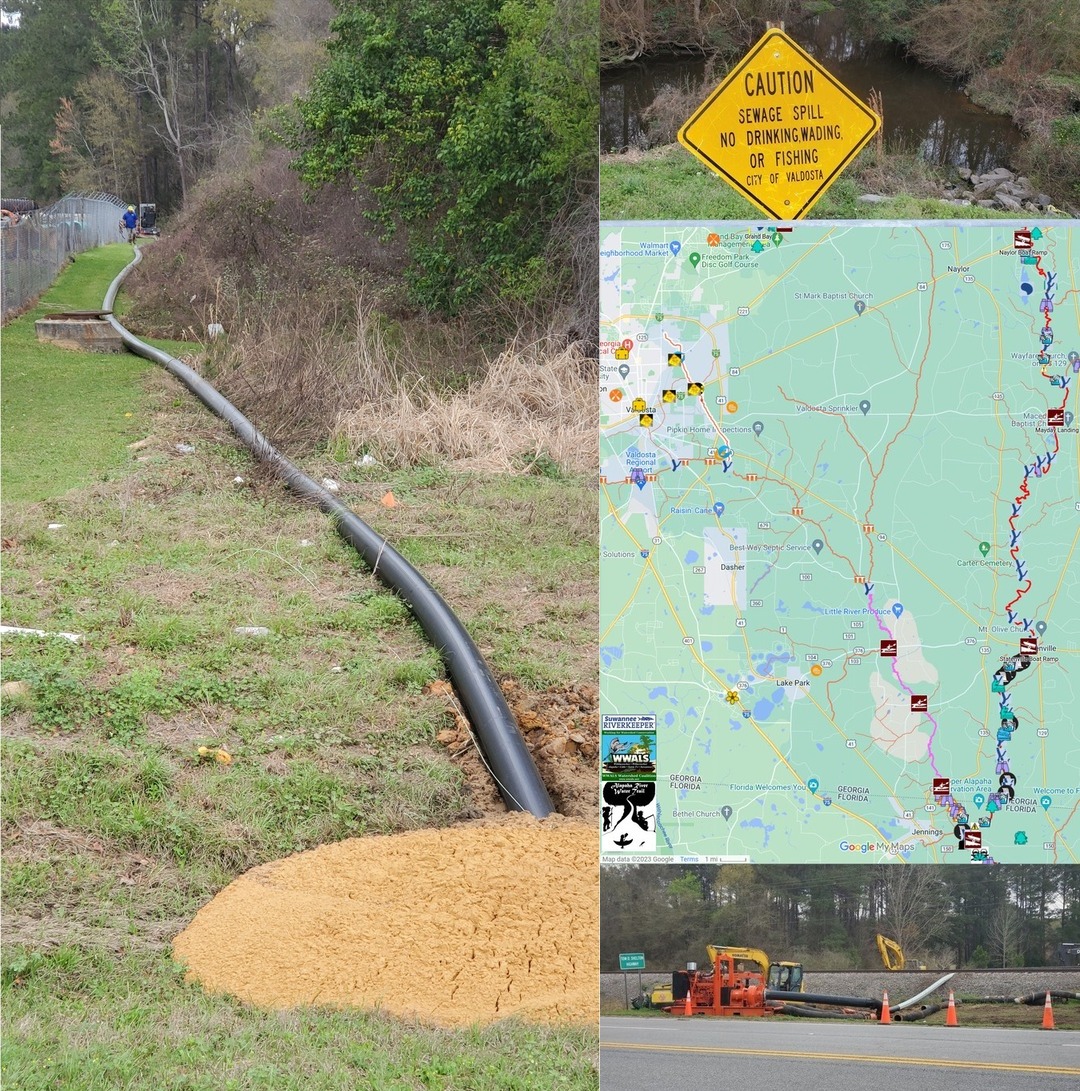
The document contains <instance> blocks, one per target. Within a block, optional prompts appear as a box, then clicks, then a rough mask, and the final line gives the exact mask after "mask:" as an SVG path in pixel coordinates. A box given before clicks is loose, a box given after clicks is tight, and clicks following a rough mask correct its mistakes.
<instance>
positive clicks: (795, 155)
mask: <svg viewBox="0 0 1080 1091" xmlns="http://www.w3.org/2000/svg"><path fill="white" fill-rule="evenodd" d="M880 127H881V118H879V117H878V116H877V114H875V113H874V112H873V110H871V109H870V108H869V107H868V106H866V105H864V104H863V103H862V102H860V101H859V99H858V98H856V97H855V95H854V94H853V93H852V92H851V91H849V90H848V89H847V88H846V87H845V86H844V85H843V84H842V83H840V81H839V80H837V79H836V77H835V76H833V75H831V74H830V73H829V72H827V71H826V70H825V69H824V68H822V67H821V65H820V64H818V62H817V61H816V60H814V58H813V57H811V56H810V54H809V53H807V52H806V51H805V50H803V49H801V48H800V47H799V46H798V45H797V44H796V43H795V42H793V41H792V40H791V39H790V38H789V37H788V36H787V35H786V34H785V33H784V32H783V31H782V30H768V31H766V32H765V35H764V37H763V38H761V40H760V41H759V42H758V43H757V44H756V45H755V46H754V47H753V48H752V49H751V50H750V52H749V53H747V55H746V56H745V57H744V58H743V59H742V60H741V61H740V62H739V64H738V65H736V66H735V68H734V69H733V70H732V71H731V72H730V73H729V74H728V76H727V77H726V78H725V79H724V81H723V82H722V83H721V84H720V85H719V86H718V87H717V88H716V90H715V91H713V93H712V94H711V95H710V96H709V97H708V98H707V99H706V100H705V101H704V102H703V103H702V104H701V106H699V107H698V109H697V111H696V112H695V113H694V115H693V117H691V118H690V120H689V121H688V122H687V123H686V124H685V125H684V126H683V127H682V128H681V129H680V130H679V143H680V144H682V146H683V147H684V148H686V149H687V151H689V152H691V153H693V154H694V155H695V156H697V158H698V159H700V160H701V161H702V162H703V163H704V164H705V165H706V166H708V167H710V168H711V169H712V170H714V171H716V173H717V174H719V175H720V176H721V177H722V178H723V179H724V180H725V181H726V182H728V183H729V184H730V185H732V186H734V187H735V189H737V190H738V191H739V192H740V193H741V194H742V195H743V196H744V197H746V198H748V199H749V200H751V201H753V203H754V204H755V205H757V207H758V208H760V209H761V210H762V212H765V213H766V214H768V215H769V216H771V217H772V218H773V219H776V220H797V219H800V218H801V217H803V216H805V215H806V213H807V212H808V211H809V209H810V208H811V207H812V206H813V204H814V202H815V201H816V200H817V199H818V198H819V197H820V196H821V195H822V194H823V193H824V192H825V191H826V190H827V189H828V188H829V186H831V185H832V183H833V182H834V181H835V180H836V179H837V178H838V177H839V175H840V173H841V172H842V171H843V169H844V168H845V167H846V166H847V165H848V164H849V163H850V162H851V161H852V159H854V158H855V156H856V155H858V153H859V152H860V151H861V150H862V149H863V148H864V147H865V146H866V143H867V141H869V140H870V138H871V137H872V136H873V135H874V134H875V133H876V132H877V131H878V129H879V128H880Z"/></svg>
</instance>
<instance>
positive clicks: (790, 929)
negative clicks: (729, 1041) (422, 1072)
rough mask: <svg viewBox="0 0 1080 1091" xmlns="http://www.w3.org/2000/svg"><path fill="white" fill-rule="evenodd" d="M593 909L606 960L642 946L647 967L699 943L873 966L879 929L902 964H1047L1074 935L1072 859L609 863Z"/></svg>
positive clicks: (814, 963)
mask: <svg viewBox="0 0 1080 1091" xmlns="http://www.w3.org/2000/svg"><path fill="white" fill-rule="evenodd" d="M600 919H601V937H600V960H601V961H600V965H601V968H602V969H605V970H611V969H617V968H618V956H619V954H620V952H637V951H643V952H645V954H646V958H647V960H648V967H649V969H671V968H675V967H679V966H682V965H684V964H685V963H686V962H688V961H690V962H697V963H699V964H700V963H702V962H704V961H705V958H706V955H705V945H706V944H707V943H714V944H726V945H733V946H740V947H757V948H761V949H763V950H765V951H767V952H768V954H769V956H770V957H771V958H772V959H774V960H781V959H793V960H798V961H802V962H803V963H804V964H806V965H807V966H808V967H809V968H811V969H819V970H841V969H871V968H874V967H879V966H881V959H880V957H879V956H878V953H877V948H876V943H875V935H876V934H877V933H881V934H883V935H886V936H888V937H889V938H890V939H893V940H896V941H897V942H898V943H899V944H900V946H901V948H902V950H903V951H904V954H905V957H906V958H907V961H908V966H909V968H910V967H912V966H917V965H918V964H919V963H920V962H921V963H923V964H925V965H926V966H928V967H929V968H931V969H937V968H939V967H940V968H942V969H953V968H957V967H986V966H1043V965H1052V964H1055V962H1056V960H1057V958H1058V957H1059V950H1060V945H1061V944H1062V943H1069V942H1072V943H1075V942H1077V941H1080V868H1077V867H1075V866H1073V867H1067V866H1050V865H1045V866H1044V865H1024V866H1016V867H1012V866H999V867H957V866H949V867H944V866H934V865H924V866H918V867H915V866H905V865H902V864H886V865H866V866H860V865H850V864H843V865H824V864H822V865H791V866H781V865H770V866H767V867H765V866H755V865H750V864H722V865H695V866H679V865H667V866H661V865H639V866H625V865H624V866H618V865H616V866H611V867H605V868H604V869H603V871H602V874H601V883H600Z"/></svg>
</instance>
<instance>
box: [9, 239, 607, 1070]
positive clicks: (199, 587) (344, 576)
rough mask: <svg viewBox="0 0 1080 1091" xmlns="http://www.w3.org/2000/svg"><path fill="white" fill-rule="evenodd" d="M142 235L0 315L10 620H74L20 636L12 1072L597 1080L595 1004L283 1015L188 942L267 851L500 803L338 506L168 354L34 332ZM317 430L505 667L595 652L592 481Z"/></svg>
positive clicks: (12, 734) (569, 668)
mask: <svg viewBox="0 0 1080 1091" xmlns="http://www.w3.org/2000/svg"><path fill="white" fill-rule="evenodd" d="M129 254H130V251H129V250H128V248H126V247H123V246H115V247H106V248H104V250H102V251H98V252H94V253H90V254H84V255H80V256H79V258H78V259H77V260H76V261H75V262H74V263H73V264H72V265H71V266H70V267H69V268H68V269H67V270H65V272H64V274H63V275H62V277H61V279H60V281H59V282H58V284H57V285H56V287H55V288H54V289H53V290H52V291H51V292H50V293H49V297H48V299H47V300H46V301H45V302H43V304H42V305H41V307H39V308H36V309H35V312H33V313H31V314H28V315H26V316H23V317H22V318H20V319H17V320H15V321H14V322H13V323H11V324H10V325H9V326H8V327H6V328H5V330H4V365H5V367H4V393H3V439H4V467H3V473H4V478H3V484H4V492H3V520H4V530H3V534H4V552H3V562H4V563H3V598H2V606H0V619H2V620H3V622H4V623H5V624H13V625H22V626H29V627H34V628H38V629H44V630H47V631H49V632H55V631H64V632H73V633H78V634H80V635H81V637H82V640H81V642H79V643H70V642H68V641H65V640H62V639H55V638H54V639H37V638H33V637H10V638H6V639H5V641H4V643H3V646H2V648H0V655H2V659H0V662H2V667H3V678H4V681H5V683H6V687H5V690H4V693H3V696H2V699H0V700H2V704H0V711H2V713H3V719H4V739H3V767H2V773H3V826H2V834H3V850H4V851H3V861H2V863H3V888H4V936H3V943H4V946H3V973H2V989H3V993H2V999H3V1016H2V1017H3V1036H4V1051H3V1069H2V1075H3V1085H4V1086H5V1087H9V1088H12V1089H16V1088H17V1089H19V1091H36V1089H38V1088H41V1089H45V1088H49V1089H53V1088H70V1089H77V1091H92V1089H95V1088H102V1089H106V1088H108V1089H112V1088H118V1087H125V1088H132V1089H136V1088H148V1089H150V1088H152V1089H154V1091H158V1089H161V1088H168V1089H170V1091H174V1089H181V1088H184V1089H196V1088H198V1089H203V1088H205V1089H207V1091H211V1089H213V1091H220V1089H237V1091H241V1089H242V1091H247V1089H254V1088H264V1087H265V1088H275V1089H278V1088H293V1087H296V1088H299V1087H301V1086H302V1087H304V1088H305V1091H322V1089H331V1088H334V1089H336V1088H343V1089H344V1088H349V1089H352V1088H357V1087H379V1088H401V1089H406V1088H446V1089H451V1088H461V1089H463V1091H464V1089H473V1088H475V1089H484V1088H491V1089H493V1091H494V1089H496V1088H521V1089H522V1091H525V1089H533V1088H539V1089H543V1088H570V1089H575V1091H576V1089H579V1088H580V1089H582V1091H585V1089H589V1088H594V1087H595V1086H596V1054H597V1046H596V1033H595V1028H591V1027H590V1028H570V1029H567V1028H561V1029H548V1028H545V1027H537V1026H530V1025H526V1024H520V1023H513V1022H510V1023H507V1024H500V1025H498V1026H495V1027H490V1028H487V1029H483V1030H479V1029H477V1030H468V1031H462V1032H456V1033H452V1032H449V1031H441V1030H435V1029H431V1028H427V1027H423V1026H419V1025H414V1024H410V1023H404V1022H401V1021H398V1020H393V1019H390V1018H388V1017H385V1016H382V1015H380V1014H379V1013H372V1012H356V1011H352V1012H335V1011H318V1010H303V1011H296V1012H291V1013H287V1014H270V1013H265V1012H260V1011H256V1010H253V1009H250V1008H247V1007H245V1006H243V1005H241V1004H238V1003H235V1002H233V1001H231V1000H228V999H222V998H213V997H209V996H206V995H204V994H203V992H202V991H201V990H200V989H198V988H197V987H195V986H192V985H188V984H185V982H184V980H183V974H182V971H181V969H180V968H179V967H177V966H175V965H174V964H173V963H172V960H171V957H170V941H171V939H172V937H174V936H175V935H176V934H177V933H178V932H179V931H180V930H181V929H182V928H184V927H185V926H186V924H187V923H188V922H189V921H190V919H191V917H192V916H193V915H194V913H195V911H196V910H197V909H198V908H199V907H200V906H201V905H203V904H204V903H205V902H206V901H208V900H209V899H210V898H211V897H212V896H213V895H214V894H216V893H217V892H218V891H219V890H220V889H221V888H222V887H223V886H225V885H226V884H227V883H228V882H229V881H231V879H232V878H234V877H235V876H237V875H239V874H240V873H242V872H244V871H246V870H247V869H249V868H250V867H252V866H254V865H255V864H258V863H261V862H264V861H268V860H272V859H276V858H279V857H281V856H283V855H287V854H289V853H292V852H295V851H299V850H303V849H307V848H310V847H313V846H315V845H318V844H321V843H324V842H328V841H334V840H339V839H342V838H345V837H351V836H360V835H363V834H366V833H394V832H398V831H403V830H407V829H415V828H420V827H427V826H445V825H449V824H451V823H453V822H455V821H457V820H460V819H462V818H467V817H471V816H473V815H475V814H476V813H477V811H476V808H475V806H474V803H473V801H472V797H471V796H470V793H469V789H468V783H467V781H466V778H465V775H464V774H463V772H462V769H461V768H460V767H459V766H458V765H457V764H455V763H454V762H453V761H451V760H450V758H449V757H448V755H447V752H446V750H445V749H444V748H443V747H442V746H440V745H439V744H438V743H437V741H436V736H437V735H438V734H439V733H440V731H442V730H443V729H444V728H445V727H446V726H447V723H448V719H449V713H448V705H447V700H446V698H445V697H444V696H442V695H440V694H439V692H438V687H436V690H435V691H434V692H433V691H432V690H431V689H430V687H429V684H430V683H431V682H433V681H436V680H439V679H441V678H442V677H443V674H444V670H443V666H442V663H441V661H440V660H439V658H438V656H437V655H436V654H435V653H434V652H433V651H432V649H431V648H430V647H429V646H428V644H427V642H426V640H425V639H424V637H423V634H422V633H421V632H420V630H419V628H418V626H417V625H416V624H415V623H414V622H413V620H412V618H411V616H410V615H409V613H408V611H407V609H406V608H405V606H404V605H403V604H402V603H401V602H400V600H399V599H397V597H396V596H394V595H392V594H390V593H389V592H387V591H386V590H385V589H384V588H383V587H382V585H381V584H380V583H378V582H377V581H376V580H374V579H373V578H372V577H371V575H370V573H369V572H368V571H367V570H366V569H365V568H364V567H363V566H362V565H361V564H360V562H359V561H358V559H357V558H356V556H355V554H353V553H352V551H351V550H349V549H348V548H347V547H346V546H345V545H344V544H343V543H342V542H341V541H340V539H338V537H337V535H336V534H335V533H334V532H333V530H332V529H331V527H330V525H329V522H328V521H327V519H326V518H325V517H324V516H323V515H321V514H320V513H319V512H318V511H317V510H315V509H313V508H312V507H310V506H308V505H306V504H303V503H300V502H298V501H297V500H296V499H295V498H294V497H292V496H291V495H290V494H288V493H287V492H286V491H285V490H284V488H283V487H282V486H281V485H280V484H278V483H277V482H276V481H274V480H272V479H270V478H268V477H267V476H266V475H265V474H264V473H263V472H262V471H260V470H259V469H258V468H257V467H255V466H254V465H253V464H252V462H251V459H250V458H249V456H248V454H247V452H246V451H245V450H244V449H242V448H241V447H240V446H239V445H238V444H237V443H236V442H235V441H234V439H233V438H232V436H231V433H230V432H229V430H228V428H227V426H225V425H224V424H223V423H222V422H220V421H218V420H217V419H216V418H214V417H213V416H212V415H210V414H209V413H208V412H207V411H206V410H205V409H203V408H202V407H201V406H200V405H199V404H198V403H197V402H196V401H195V400H194V399H193V398H192V397H190V396H189V395H188V394H187V393H186V391H184V390H183V389H182V388H181V387H180V386H179V385H178V384H177V383H176V382H175V381H174V380H173V379H172V378H171V377H170V376H168V375H166V374H165V373H164V372H163V371H161V370H160V369H158V368H156V367H154V366H153V365H150V364H148V363H145V362H143V361H141V360H138V359H136V358H134V357H129V356H121V357H97V356H91V355H84V354H80V353H76V352H67V351H64V350H60V349H50V348H47V347H42V346H38V345H37V344H36V342H35V341H34V339H33V319H34V317H35V316H36V315H37V314H40V313H42V312H43V311H44V310H45V309H46V307H49V308H54V309H55V308H57V307H59V306H60V305H61V304H63V305H64V306H65V307H68V308H87V307H92V306H98V305H100V301H101V298H102V296H103V295H104V292H105V288H106V286H107V284H108V282H109V280H111V278H112V276H113V275H114V273H115V272H116V271H117V270H118V269H119V268H121V267H122V266H123V265H124V264H125V263H126V261H127V260H128V257H129ZM191 347H192V346H180V347H179V348H174V349H173V351H180V350H181V349H186V350H190V349H191ZM13 372H14V375H13ZM128 414H130V416H129V415H128ZM61 421H62V422H63V424H62V427H61V425H60V422H61ZM54 433H55V434H56V435H57V439H56V442H55V443H49V442H48V441H49V440H50V439H51V437H52V436H53V434H54ZM60 437H63V438H62V439H61V438H60ZM133 441H134V446H129V444H132V443H133ZM46 455H47V458H46ZM299 461H301V463H302V466H303V468H304V470H305V472H307V473H309V474H311V475H312V476H313V477H315V478H316V479H319V478H321V477H323V476H332V477H335V478H336V479H337V480H338V481H340V483H341V493H340V495H341V497H342V499H343V500H344V502H345V503H346V504H348V505H349V506H350V507H352V508H353V509H354V510H356V511H357V513H358V514H359V515H360V516H361V517H362V518H365V519H368V520H369V521H370V522H371V523H372V525H374V526H375V527H376V528H377V529H379V530H380V531H381V532H382V533H384V534H386V536H387V537H388V539H389V540H390V541H392V542H393V543H394V544H395V546H397V547H398V548H399V549H400V550H401V551H402V552H403V553H404V554H405V555H406V556H407V557H410V559H412V560H413V561H414V562H415V563H417V564H418V565H419V566H421V567H422V571H423V572H424V574H425V576H426V577H427V578H428V579H429V581H430V582H431V583H432V584H433V585H434V586H435V587H436V588H437V589H438V590H439V591H440V593H442V594H443V597H444V598H446V599H447V600H448V601H449V602H450V604H451V606H452V607H454V608H455V609H457V610H458V612H459V616H461V618H462V620H463V622H464V623H465V625H466V626H467V628H468V629H469V630H470V632H471V633H472V635H473V637H474V639H475V640H476V641H477V643H478V645H479V646H480V647H481V649H482V650H483V651H484V652H485V654H486V655H487V656H488V660H489V662H490V664H491V665H492V668H493V670H494V671H495V673H496V675H497V676H499V677H505V678H512V679H513V680H514V681H515V682H516V683H517V684H518V685H520V686H522V687H525V688H526V689H527V690H529V691H530V692H531V693H532V694H533V695H534V696H535V697H537V698H538V699H539V698H541V697H543V695H544V694H545V693H546V692H547V691H548V690H549V689H550V690H552V691H560V690H561V689H562V688H564V687H569V686H574V685H577V684H580V683H581V682H582V680H588V679H590V678H592V679H595V669H596V668H595V660H596V655H595V646H596V633H597V622H596V593H595V578H596V576H595V572H596V557H595V546H594V544H593V543H594V542H595V537H596V529H595V521H596V504H595V492H594V490H593V489H592V487H591V483H590V482H588V481H585V480H577V479H574V480H570V479H558V480H556V479H552V478H547V477H543V476H526V477H510V476H503V477H498V476H494V477H481V476H474V475H464V474H457V473H454V472H452V471H450V470H448V469H444V468H440V467H420V468H413V469H403V470H393V471H392V470H388V469H386V468H384V467H378V466H375V467H363V468H359V467H355V466H353V465H352V464H351V463H350V464H339V463H335V462H334V461H333V460H332V459H331V458H330V457H329V456H327V455H325V454H315V453H311V454H310V455H309V456H308V457H306V458H304V459H301V460H299ZM238 478H239V479H241V480H237V479H238ZM388 489H392V490H393V492H394V494H395V496H396V497H397V499H398V501H399V506H398V507H396V508H394V509H392V510H390V509H386V508H384V507H382V506H381V505H380V503H379V499H380V498H381V497H382V496H383V494H384V493H385V492H386V491H387V490H388ZM50 523H55V524H61V525H60V526H58V527H54V528H52V529H50V528H49V524H50ZM243 627H261V628H263V629H265V630H267V632H266V634H265V635H262V636H251V635H245V634H244V633H242V632H237V631H236V630H237V629H238V628H243ZM200 746H206V747H211V748H219V747H220V748H224V749H226V750H227V751H228V753H229V754H230V755H231V758H232V761H231V763H230V764H227V765H226V764H220V763H218V762H215V761H214V760H212V759H211V760H205V759H201V758H200V756H199V754H198V749H199V747H200ZM593 813H595V806H594V807H593ZM423 971H424V968H423V966H422V965H418V966H407V967H402V980H403V987H423V979H424V972H423Z"/></svg>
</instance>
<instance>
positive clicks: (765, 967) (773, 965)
mask: <svg viewBox="0 0 1080 1091" xmlns="http://www.w3.org/2000/svg"><path fill="white" fill-rule="evenodd" d="M705 950H706V951H708V952H709V961H710V962H712V963H715V962H716V958H717V956H718V955H727V956H729V957H730V958H733V959H735V961H736V962H752V963H753V964H754V965H755V966H756V967H757V968H758V969H759V970H760V971H761V978H762V980H763V981H764V982H765V987H766V988H767V989H772V990H773V991H774V992H785V993H801V992H805V991H806V987H805V985H804V984H803V967H802V963H801V962H772V961H770V959H769V956H768V955H767V954H765V952H764V951H761V950H759V949H758V948H756V947H720V946H716V945H714V944H711V943H709V944H706V946H705Z"/></svg>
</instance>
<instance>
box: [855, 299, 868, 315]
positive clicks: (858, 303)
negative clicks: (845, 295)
mask: <svg viewBox="0 0 1080 1091" xmlns="http://www.w3.org/2000/svg"><path fill="white" fill-rule="evenodd" d="M865 310H866V304H865V303H864V302H863V301H862V300H861V299H856V300H855V313H856V314H862V313H863V311H865Z"/></svg>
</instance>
